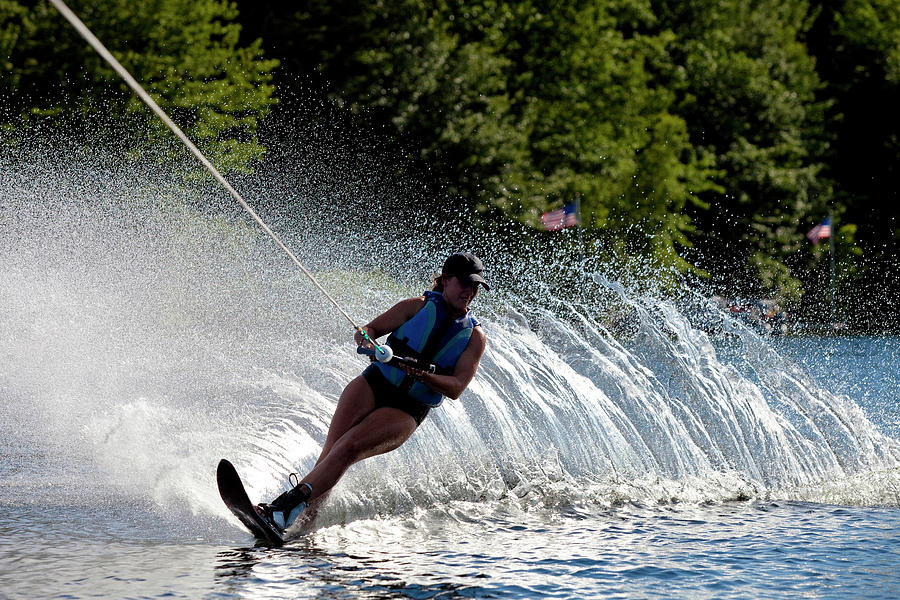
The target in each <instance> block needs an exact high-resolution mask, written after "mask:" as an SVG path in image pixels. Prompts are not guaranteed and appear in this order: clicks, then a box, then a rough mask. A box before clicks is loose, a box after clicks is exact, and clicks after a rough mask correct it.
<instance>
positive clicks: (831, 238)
mask: <svg viewBox="0 0 900 600" xmlns="http://www.w3.org/2000/svg"><path fill="white" fill-rule="evenodd" d="M828 222H829V223H830V224H831V232H830V233H831V235H829V236H828V250H829V254H830V256H831V269H830V278H831V284H830V291H829V298H830V299H829V305H830V306H829V310H830V311H831V325H832V327H833V326H834V325H835V320H834V318H835V317H834V300H835V298H834V297H835V293H834V292H835V290H834V234H835V231H836V230H835V227H834V219H833V218H832V216H831V214H829V215H828Z"/></svg>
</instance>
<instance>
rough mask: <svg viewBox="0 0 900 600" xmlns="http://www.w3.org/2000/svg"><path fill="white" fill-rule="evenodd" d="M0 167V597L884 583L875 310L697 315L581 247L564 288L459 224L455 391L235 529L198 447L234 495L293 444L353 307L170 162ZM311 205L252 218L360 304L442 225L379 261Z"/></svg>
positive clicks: (897, 543) (888, 422) (335, 389)
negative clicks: (357, 460)
mask: <svg viewBox="0 0 900 600" xmlns="http://www.w3.org/2000/svg"><path fill="white" fill-rule="evenodd" d="M0 175H2V176H0V209H2V212H0V390H2V392H0V393H2V397H0V597H2V598H95V597H101V598H173V597H174V598H179V597H184V598H306V597H321V598H394V597H400V598H404V597H405V598H533V597H560V598H584V597H598V598H599V597H604V598H607V597H610V598H616V597H620V598H636V597H640V598H796V597H798V596H812V597H818V598H847V597H854V598H896V597H900V533H898V532H900V527H898V525H900V508H898V506H900V470H898V465H900V408H898V397H897V396H898V391H897V382H898V378H900V339H898V338H895V337H856V338H802V339H782V340H766V339H761V338H759V337H758V336H756V335H755V334H754V333H753V332H751V331H747V330H746V329H744V328H743V326H742V325H741V324H739V323H732V322H729V321H727V320H724V318H723V321H722V328H721V329H720V331H721V332H724V333H723V334H722V335H718V336H716V337H714V338H713V339H712V340H710V338H709V337H708V336H707V335H706V334H704V333H701V332H699V331H697V330H695V329H692V328H691V327H690V324H689V319H688V318H687V317H685V316H684V315H683V314H682V312H681V309H679V308H676V306H675V305H674V304H672V303H669V302H666V301H662V300H659V299H657V298H653V297H651V296H645V295H643V294H641V293H637V292H633V291H630V290H629V288H628V287H627V286H623V285H621V284H619V283H617V282H615V281H609V280H607V279H606V278H605V277H603V276H601V275H600V274H593V275H592V276H591V277H588V278H586V280H585V281H586V285H587V284H591V285H594V286H595V287H594V288H592V291H591V292H590V293H591V296H590V297H591V298H592V301H591V304H590V305H589V307H585V306H584V305H580V304H578V303H577V302H570V301H568V300H567V299H566V298H565V296H564V295H563V294H562V293H558V296H554V294H555V293H556V292H553V289H554V288H553V281H552V280H553V276H552V269H553V265H552V264H550V263H545V264H537V265H534V266H533V268H531V269H530V270H528V269H526V270H524V271H520V272H518V273H517V278H518V283H519V284H520V285H519V286H518V287H517V286H515V285H512V284H509V283H508V282H507V285H505V286H504V285H503V279H504V277H506V276H509V272H510V271H511V270H512V266H511V265H515V264H518V263H516V262H515V261H514V260H513V257H510V256H506V255H504V254H503V253H502V252H501V251H499V250H498V251H496V252H495V253H493V254H492V253H490V251H485V252H486V254H485V258H486V262H488V263H489V264H490V265H496V266H495V267H494V279H493V280H492V281H494V282H496V283H497V284H498V285H496V286H495V289H492V292H491V294H490V295H487V294H485V295H482V296H479V298H478V299H477V301H476V304H477V305H476V310H477V311H478V314H479V316H480V317H481V319H482V321H483V323H484V327H485V330H486V332H487V335H488V339H489V348H488V351H487V353H486V355H485V358H484V361H483V363H482V366H481V369H480V370H479V373H478V376H477V377H476V379H475V381H474V382H473V383H472V385H471V386H470V389H469V390H468V391H467V392H466V394H465V395H464V396H463V397H462V398H461V399H460V400H459V401H457V402H453V401H448V402H446V403H445V404H444V406H442V407H441V408H440V409H439V410H436V411H433V412H432V414H431V415H429V417H428V419H427V420H426V421H425V423H424V424H423V426H422V427H421V428H420V429H419V431H417V432H416V434H415V436H414V437H413V438H412V439H411V440H410V441H409V442H408V443H407V444H406V445H404V447H403V448H401V449H400V450H398V451H397V452H394V453H392V454H390V455H387V456H383V457H378V458H376V459H372V460H370V461H366V462H364V463H362V464H359V465H356V466H355V467H353V468H352V469H351V470H350V472H348V474H347V476H346V477H345V478H344V480H342V482H341V483H340V484H339V486H338V488H336V490H335V491H334V493H333V495H332V496H331V498H330V499H329V501H328V503H327V504H326V505H325V506H324V507H323V508H322V510H321V512H320V513H319V516H318V519H317V521H316V523H315V525H314V527H313V528H312V530H310V531H307V532H305V533H303V534H302V535H300V536H298V537H297V538H295V539H294V540H292V541H291V542H290V543H289V544H287V545H286V546H285V547H284V548H279V549H272V548H266V547H258V546H255V545H254V543H253V540H252V538H251V537H250V535H249V534H248V533H246V532H245V531H244V530H243V529H242V528H241V527H240V525H239V523H238V522H237V520H236V519H234V518H233V517H232V516H231V515H230V514H229V513H228V511H227V510H226V509H225V508H224V506H223V505H222V503H221V501H220V500H219V498H218V495H217V492H216V489H215V481H214V472H215V465H216V463H217V462H218V460H219V458H221V457H227V458H229V459H230V460H232V462H234V463H235V465H236V466H237V467H238V469H239V471H241V473H242V474H243V476H244V479H245V480H246V482H247V485H248V489H249V492H250V494H251V496H252V497H254V498H259V499H263V498H271V497H272V496H273V495H274V494H276V493H278V491H280V490H281V489H283V487H284V486H286V485H287V477H288V474H289V473H290V472H292V471H301V472H302V471H304V470H305V469H308V468H309V467H310V466H311V464H312V462H313V461H314V460H315V456H316V454H317V451H318V448H319V447H320V444H321V442H322V440H323V438H324V434H325V431H326V428H327V423H328V419H329V418H330V415H331V413H332V411H333V409H334V404H335V401H336V398H337V396H338V394H339V393H340V390H341V388H342V387H343V385H345V384H346V383H347V382H348V381H349V380H350V379H351V378H352V377H353V376H355V375H356V374H357V373H358V372H359V371H360V370H361V369H362V368H363V367H364V366H365V363H364V362H363V361H362V360H361V359H360V358H359V357H358V356H357V355H356V354H355V352H354V351H353V347H352V342H351V340H350V337H351V333H352V332H349V331H347V327H346V326H345V323H343V322H341V320H340V317H339V316H336V315H335V314H334V311H333V310H332V309H331V308H330V307H329V306H327V305H326V304H325V303H323V301H322V299H321V298H320V297H319V295H318V293H317V292H316V291H315V290H314V289H312V288H311V286H310V285H309V284H308V283H307V282H306V281H304V280H303V278H302V277H301V276H299V275H297V274H296V273H294V272H293V270H292V268H291V267H290V266H289V265H287V266H285V265H284V262H283V258H282V257H280V256H279V255H278V253H277V251H273V250H271V249H270V248H269V246H268V245H267V242H266V241H265V240H264V239H261V238H260V237H259V236H258V234H257V233H256V231H255V230H254V229H253V228H252V227H251V226H250V225H247V224H246V223H245V222H244V221H242V220H241V218H240V217H235V216H234V215H231V214H229V213H227V210H226V211H224V213H223V214H225V217H222V216H220V213H218V212H216V211H215V210H211V211H209V210H198V209H197V208H196V205H197V203H198V201H197V198H198V197H200V198H207V197H209V196H213V195H214V194H215V193H214V192H212V191H210V190H209V189H206V188H204V187H203V186H199V189H191V188H190V185H199V184H189V183H185V184H179V185H174V184H172V185H170V184H169V183H166V182H165V181H160V180H159V178H158V177H156V176H153V175H146V174H145V175H143V177H145V179H140V177H141V176H139V174H138V175H134V174H133V178H132V179H127V178H123V177H122V176H121V174H120V173H119V172H118V171H117V170H115V169H112V170H107V171H103V170H102V169H99V170H98V169H96V168H95V169H94V170H91V171H88V172H85V171H83V170H80V171H79V170H72V171H66V169H60V167H59V166H58V165H57V166H47V165H32V166H31V167H28V168H25V167H23V166H22V163H21V162H19V163H16V164H15V165H10V164H7V163H3V162H2V161H0ZM155 177H156V178H155ZM98 183H99V184H102V185H98ZM276 192H277V190H276ZM123 198H124V199H125V201H123ZM191 206H193V207H194V208H191ZM310 210H311V213H312V216H311V217H310V220H309V221H308V222H307V223H306V227H303V228H300V227H297V225H296V223H297V221H296V220H295V221H291V222H282V223H280V225H281V227H282V229H285V230H287V231H288V232H289V234H291V235H289V236H288V237H289V238H290V239H289V242H290V243H291V245H292V247H294V248H297V249H298V253H299V255H300V258H301V260H303V261H305V262H307V263H309V264H311V265H312V266H313V267H314V270H315V272H316V274H317V275H319V276H320V277H321V279H322V281H323V283H324V285H325V286H326V287H327V288H328V289H331V290H334V291H335V293H338V295H339V297H340V300H341V302H342V303H344V304H345V306H346V307H347V309H348V310H349V311H350V312H351V314H354V315H356V316H357V318H359V319H360V320H365V319H367V318H371V316H373V315H375V314H377V313H378V312H379V311H381V310H384V309H385V308H387V307H388V306H390V304H391V303H392V302H393V301H395V300H396V299H397V298H400V297H403V296H404V295H412V294H414V293H417V291H421V287H422V286H423V282H424V281H426V280H427V275H428V273H429V272H430V271H431V270H434V269H436V268H437V267H438V266H439V264H438V263H439V262H440V258H435V256H439V257H442V255H443V254H444V253H445V250H446V248H445V246H446V247H450V248H456V247H459V246H458V245H457V244H458V243H459V240H457V239H455V238H452V236H450V237H447V238H446V239H443V238H441V239H434V236H432V237H428V236H426V235H424V234H417V235H419V237H418V238H417V239H416V243H415V244H410V245H403V243H402V241H401V240H400V238H398V237H396V234H395V233H391V232H387V233H384V232H382V233H379V234H378V235H384V236H394V237H391V238H390V239H391V240H393V241H392V243H391V244H390V247H391V248H392V250H391V252H393V253H394V254H391V255H389V256H388V257H387V258H386V259H385V257H384V256H374V255H373V254H372V253H371V252H367V251H366V249H367V247H368V246H367V245H368V244H371V243H372V238H371V235H370V233H371V232H367V233H366V235H358V234H359V232H358V231H357V232H354V230H353V229H352V227H353V226H354V225H353V222H354V219H353V218H349V217H348V218H347V219H346V220H345V221H342V222H341V223H342V226H346V227H348V228H350V229H348V230H347V231H348V232H349V233H347V232H345V233H346V234H345V235H342V236H335V235H334V233H333V232H332V233H329V231H331V225H329V226H328V227H325V226H322V229H321V230H317V229H316V225H315V224H316V223H317V221H316V220H315V219H314V218H313V217H315V215H316V213H317V212H320V211H321V208H318V209H317V208H316V207H315V206H314V207H313V208H312V209H310ZM351 212H352V211H351ZM294 218H295V219H299V218H301V217H296V216H295V217H294ZM427 225H428V224H427V223H425V224H424V225H423V226H422V227H423V229H427V227H426V226H427ZM367 236H368V237H367ZM437 237H440V236H437ZM382 241H383V240H382ZM485 245H487V244H485ZM436 248H438V249H437V250H436ZM479 251H481V250H479ZM381 260H385V262H386V263H389V264H390V263H392V264H396V265H409V264H421V268H420V269H419V270H417V271H414V272H405V271H403V268H397V269H394V270H390V269H386V270H385V269H379V268H376V267H377V266H378V265H379V264H380V261H381ZM501 265H502V266H503V268H504V269H507V271H506V272H504V271H503V269H501V268H500V267H501ZM504 273H505V274H504ZM528 290H531V291H534V290H539V292H540V296H541V298H540V300H541V302H540V303H538V302H534V301H532V300H531V299H532V298H533V297H534V296H528ZM610 315H616V318H614V319H611V318H609V316H610Z"/></svg>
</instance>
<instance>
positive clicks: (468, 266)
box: [442, 252, 491, 291]
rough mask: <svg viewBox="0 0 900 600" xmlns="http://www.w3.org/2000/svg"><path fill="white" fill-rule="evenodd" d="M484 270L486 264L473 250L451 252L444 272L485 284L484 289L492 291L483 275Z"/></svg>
mask: <svg viewBox="0 0 900 600" xmlns="http://www.w3.org/2000/svg"><path fill="white" fill-rule="evenodd" d="M482 271H484V265H483V264H481V259H480V258H478V257H477V256H475V255H474V254H472V253H471V252H457V253H456V254H451V255H450V257H449V258H448V259H447V260H446V261H444V269H443V272H442V273H443V274H444V275H453V276H455V277H456V278H457V279H459V280H460V281H463V282H466V283H471V282H475V283H480V284H481V285H483V286H484V289H486V290H488V291H490V289H491V288H490V287H489V286H488V284H487V281H485V280H484V277H482V276H481V272H482Z"/></svg>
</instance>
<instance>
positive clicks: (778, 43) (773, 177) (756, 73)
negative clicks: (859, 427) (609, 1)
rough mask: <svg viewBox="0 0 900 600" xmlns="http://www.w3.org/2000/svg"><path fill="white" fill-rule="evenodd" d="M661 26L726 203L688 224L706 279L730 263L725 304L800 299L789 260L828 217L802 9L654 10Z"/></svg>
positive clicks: (677, 85)
mask: <svg viewBox="0 0 900 600" xmlns="http://www.w3.org/2000/svg"><path fill="white" fill-rule="evenodd" d="M653 5H654V12H655V13H656V14H657V15H658V16H659V26H660V28H662V29H665V30H670V31H673V32H674V34H675V35H676V37H677V41H676V43H675V44H673V45H672V49H673V61H672V64H673V65H674V66H675V70H674V71H670V72H669V73H665V72H664V71H663V74H664V75H667V76H668V77H669V80H670V81H671V82H672V83H671V84H670V85H669V87H670V88H671V89H673V90H675V91H676V92H677V94H678V96H679V100H678V108H677V111H676V112H677V114H678V115H679V116H681V117H683V118H684V119H685V121H686V122H687V123H688V129H689V133H690V139H691V142H692V143H693V145H694V146H695V147H696V148H697V149H698V151H700V152H703V153H704V154H706V155H708V156H712V157H713V159H714V164H715V167H716V168H717V169H719V170H720V177H719V179H718V182H719V183H720V184H721V186H722V188H723V189H724V193H711V194H705V195H704V196H703V199H704V200H706V201H707V202H708V203H709V204H710V207H711V210H709V211H705V212H698V213H693V216H694V218H695V220H696V222H697V224H698V227H699V229H701V230H702V235H699V236H697V239H698V243H699V244H700V245H701V246H702V247H703V249H704V251H705V254H698V255H696V260H697V261H698V262H699V263H700V264H703V265H705V266H707V268H709V269H710V270H712V271H718V272H719V273H722V269H721V268H717V265H720V264H722V263H723V261H727V262H728V264H729V268H728V269H727V273H722V275H723V277H722V279H723V281H724V280H726V279H727V281H728V285H729V286H730V287H731V288H732V289H731V290H729V291H731V292H732V293H738V292H744V293H748V292H749V293H755V294H773V295H775V296H776V297H778V298H779V299H780V300H781V301H782V302H785V303H788V304H791V303H794V304H795V303H796V302H797V301H799V299H800V296H801V295H802V289H803V287H802V281H801V278H800V276H801V275H802V272H803V271H802V269H800V264H799V263H798V261H797V253H798V252H799V251H800V250H802V249H803V248H804V246H803V244H804V239H803V234H804V233H805V228H804V226H805V224H806V223H807V222H808V220H809V219H810V218H811V215H814V216H815V217H821V216H824V215H825V214H827V213H828V209H827V207H828V205H829V203H830V201H831V200H832V194H831V184H830V182H829V181H828V180H827V179H825V178H823V177H822V169H823V166H824V163H823V158H824V152H825V149H826V136H825V130H824V114H825V112H824V111H825V109H826V106H827V104H826V103H825V102H823V101H822V100H821V99H820V98H819V97H818V96H817V93H818V92H820V90H821V88H822V82H821V81H820V79H819V77H818V75H817V73H816V70H815V62H814V60H813V59H812V57H811V56H810V55H809V53H808V51H807V49H806V46H805V42H804V36H805V34H806V31H807V29H808V26H809V23H810V13H809V9H808V6H807V3H806V1H805V0H788V1H786V2H785V1H783V0H777V1H776V0H764V1H762V2H753V3H746V2H742V1H740V0H701V1H696V0H691V1H684V0H655V1H654V3H653Z"/></svg>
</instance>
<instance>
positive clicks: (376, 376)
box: [362, 365, 431, 425]
mask: <svg viewBox="0 0 900 600" xmlns="http://www.w3.org/2000/svg"><path fill="white" fill-rule="evenodd" d="M362 376H363V379H365V380H366V383H368V384H369V387H370V388H372V393H373V394H374V396H375V408H381V407H383V406H387V407H388V408H396V409H399V410H402V411H403V412H405V413H406V414H408V415H409V416H411V417H412V418H413V419H415V420H416V425H421V424H422V421H424V420H425V416H426V415H427V414H428V411H430V410H431V407H430V406H428V405H427V404H425V403H424V402H419V401H418V400H416V399H415V398H413V397H412V396H410V395H408V394H404V393H403V392H401V391H400V390H399V389H397V386H395V385H394V384H393V383H391V382H390V381H388V380H387V378H386V377H385V376H384V373H382V372H381V370H380V369H379V368H378V367H376V366H375V365H369V366H368V367H366V370H365V371H363V373H362Z"/></svg>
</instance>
